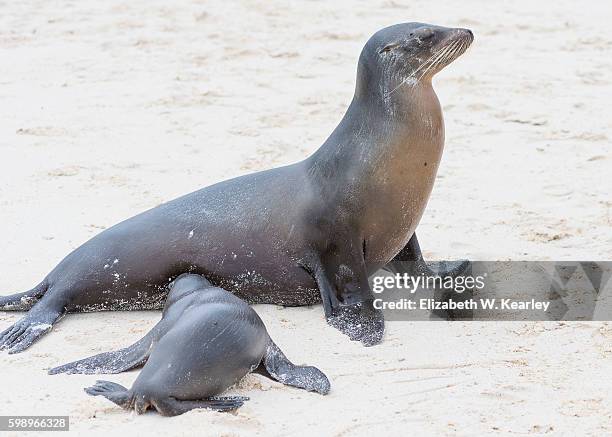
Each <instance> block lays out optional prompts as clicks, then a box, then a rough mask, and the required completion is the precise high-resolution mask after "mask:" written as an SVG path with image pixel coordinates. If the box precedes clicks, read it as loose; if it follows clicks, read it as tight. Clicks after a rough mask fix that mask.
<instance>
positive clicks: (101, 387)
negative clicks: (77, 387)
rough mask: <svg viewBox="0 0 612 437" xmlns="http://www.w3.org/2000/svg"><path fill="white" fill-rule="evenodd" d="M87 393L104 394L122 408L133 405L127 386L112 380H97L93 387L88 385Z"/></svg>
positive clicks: (91, 394)
mask: <svg viewBox="0 0 612 437" xmlns="http://www.w3.org/2000/svg"><path fill="white" fill-rule="evenodd" d="M83 390H85V393H87V394H88V395H90V396H104V397H105V398H106V399H108V400H109V401H111V402H114V403H115V404H117V405H119V406H120V407H121V408H125V409H129V408H131V406H132V400H133V399H132V396H131V394H130V392H129V390H128V389H127V388H125V387H124V386H122V385H120V384H117V383H115V382H110V381H96V384H95V385H93V386H91V387H86V388H84V389H83Z"/></svg>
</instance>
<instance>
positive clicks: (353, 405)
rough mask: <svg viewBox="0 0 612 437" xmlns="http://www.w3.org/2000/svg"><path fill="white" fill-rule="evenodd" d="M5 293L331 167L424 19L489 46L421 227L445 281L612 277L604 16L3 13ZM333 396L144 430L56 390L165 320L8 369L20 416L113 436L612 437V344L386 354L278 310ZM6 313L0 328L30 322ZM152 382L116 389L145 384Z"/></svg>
mask: <svg viewBox="0 0 612 437" xmlns="http://www.w3.org/2000/svg"><path fill="white" fill-rule="evenodd" d="M1 11H2V13H1V14H0V29H1V30H0V59H2V62H0V98H1V102H2V103H1V104H0V120H2V123H1V124H0V159H1V162H2V164H3V165H2V172H0V223H1V224H2V226H1V227H0V241H2V251H0V265H1V266H2V274H1V275H0V293H2V294H9V293H12V292H16V291H22V290H25V289H28V288H30V287H31V286H33V285H34V284H36V283H37V282H38V281H39V280H40V279H41V278H42V277H43V276H44V275H45V274H46V273H47V272H48V271H49V270H50V269H51V268H52V267H54V266H55V265H56V263H57V262H58V261H59V260H60V259H62V258H63V256H65V255H66V254H67V253H68V252H69V251H70V250H72V249H74V248H76V247H77V246H79V245H80V244H81V243H82V242H84V241H86V240H87V239H88V238H90V237H92V236H93V235H95V234H96V233H98V232H100V231H101V230H102V229H104V228H106V227H108V226H110V225H112V224H114V223H116V222H118V221H120V220H122V219H124V218H127V217H129V216H131V215H133V214H135V213H138V212H140V211H142V210H144V209H146V208H149V207H152V206H155V205H157V204H159V203H161V202H163V201H166V200H169V199H172V198H174V197H176V196H178V195H180V194H183V193H187V192H190V191H193V190H195V189H197V188H200V187H202V186H205V185H208V184H211V183H214V182H216V181H219V180H222V179H225V178H229V177H232V176H237V175H240V174H244V173H248V172H252V171H256V170H261V169H266V168H269V167H273V166H278V165H281V164H285V163H291V162H295V161H297V160H300V159H302V158H303V157H305V156H307V155H308V154H309V153H311V152H312V151H313V150H315V149H316V148H317V147H318V146H319V145H320V144H321V143H322V142H323V141H324V140H325V138H326V136H327V135H328V134H329V133H330V132H331V130H332V129H333V127H334V126H335V125H336V123H337V122H338V121H339V119H340V118H341V116H342V114H343V112H344V110H345V108H346V106H347V104H348V102H349V101H350V98H351V96H352V93H353V87H354V77H355V65H356V59H357V57H358V55H359V51H360V49H361V46H362V45H363V44H364V42H365V41H366V40H367V38H368V37H369V35H370V34H372V33H373V32H374V31H376V30H377V29H379V28H381V27H384V26H386V25H389V24H393V23H396V22H401V21H425V22H433V23H436V24H443V25H450V26H464V27H469V28H471V29H472V30H473V31H474V33H475V35H476V41H475V42H474V44H473V46H472V48H471V49H470V50H469V51H468V53H467V54H466V55H464V56H463V57H462V58H461V59H460V60H458V61H457V62H456V63H454V64H453V65H451V66H450V67H449V68H447V69H446V70H444V71H443V72H442V73H441V74H439V76H438V77H437V78H436V80H435V87H436V90H437V92H438V96H439V97H440V100H441V102H442V103H443V106H444V111H445V118H446V129H447V140H446V150H445V154H444V158H443V162H442V164H441V167H440V171H439V176H438V179H437V182H436V186H435V188H434V191H433V194H432V197H431V200H430V203H429V205H428V208H427V210H426V212H425V214H424V217H423V219H422V222H421V224H420V226H419V228H418V230H419V236H420V240H421V245H422V247H423V249H424V251H425V254H426V256H427V257H428V258H430V259H457V258H465V257H467V258H470V259H477V260H529V259H532V260H555V259H558V260H585V259H586V260H605V259H610V247H612V232H610V229H611V225H612V201H611V200H610V174H611V170H612V160H611V159H612V153H611V152H612V145H611V144H610V138H611V136H612V119H611V118H610V117H609V99H610V97H612V80H611V78H610V74H609V71H610V69H611V68H612V56H611V54H612V29H611V28H610V23H609V20H608V17H609V7H608V6H607V4H606V3H605V2H592V3H589V4H588V5H582V4H578V3H575V2H571V1H558V2H554V4H552V3H549V2H536V1H513V2H504V3H503V4H502V3H501V2H487V1H484V0H482V1H471V0H462V1H460V2H441V1H434V0H427V1H425V0H411V1H409V2H408V1H399V0H397V1H396V0H384V1H380V0H376V1H369V2H359V3H358V2H349V1H335V2H291V3H289V2H280V1H279V2H261V3H260V2H255V1H246V0H245V1H239V2H232V3H231V4H230V2H223V1H207V2H196V1H193V2H186V1H185V2H173V3H169V2H161V1H146V2H145V1H142V0H134V1H131V2H123V3H120V2H93V1H80V2H74V1H72V2H68V1H65V2H42V1H25V2H2V9H1ZM256 310H257V311H258V312H259V313H260V314H261V316H262V317H263V319H264V321H265V322H266V324H267V326H268V329H269V331H270V332H271V335H272V337H273V338H274V339H275V340H276V342H277V343H278V344H279V345H280V346H281V347H282V348H283V349H284V350H285V351H286V353H287V355H288V356H289V357H290V358H291V359H293V360H294V361H295V362H298V363H309V364H314V365H317V366H319V367H320V368H321V369H323V370H324V371H325V372H326V373H327V374H328V375H329V377H330V379H331V380H332V385H333V388H332V392H331V393H330V394H329V395H328V396H326V397H321V396H318V395H315V394H309V393H305V392H302V391H299V390H295V389H291V388H288V387H284V386H281V385H279V384H277V383H275V382H271V381H269V380H267V379H265V378H263V377H260V376H249V377H248V378H247V379H246V380H245V381H244V382H243V383H242V384H241V385H240V387H238V388H236V389H235V390H233V393H240V394H246V395H248V396H250V397H251V400H250V401H249V402H248V403H247V404H246V405H245V406H244V407H243V408H241V409H240V410H238V411H237V412H236V413H235V414H221V413H214V412H209V411H193V412H190V413H188V414H185V415H183V416H180V417H176V418H171V419H167V418H162V417H159V416H158V415H156V414H147V415H144V416H136V415H135V414H130V413H126V412H124V411H122V410H121V409H119V408H117V407H116V406H114V405H113V404H111V403H110V402H108V401H106V400H104V399H101V398H92V397H89V396H86V395H85V393H84V392H83V391H82V388H83V387H84V386H87V385H89V384H91V383H93V382H94V381H95V380H96V379H98V378H99V377H97V376H95V375H94V376H65V375H60V376H53V377H51V376H47V375H46V369H48V368H50V367H52V366H55V365H57V364H60V363H63V362H66V361H68V360H72V359H76V358H80V357H83V356H86V355H89V354H93V353H96V352H101V351H105V350H109V349H112V348H117V347H121V346H124V345H127V344H129V343H130V342H132V341H133V340H135V339H137V338H139V336H141V335H143V334H144V333H145V332H146V331H147V330H148V329H149V328H150V327H151V326H152V325H153V324H154V323H155V322H156V321H157V319H158V318H159V313H156V312H135V313H97V314H83V315H69V316H67V317H66V318H65V319H64V320H62V321H61V322H60V323H58V324H57V325H56V328H55V329H54V331H53V332H52V333H51V334H49V335H47V336H46V337H44V339H43V340H41V341H40V342H39V343H37V344H36V345H35V346H33V347H32V348H31V349H29V350H28V351H26V352H25V353H23V354H19V355H11V356H8V355H6V354H5V353H3V354H0V366H1V367H0V370H1V371H0V387H1V395H0V414H4V415H6V414H12V415H14V414H59V415H69V416H70V418H71V430H72V431H73V433H78V434H79V435H85V433H95V434H99V435H110V434H116V433H123V434H125V433H129V434H130V435H131V434H134V435H147V436H152V435H194V434H196V435H207V436H208V435H211V436H217V435H224V436H233V435H265V436H269V435H273V436H274V435H279V436H280V435H282V436H285V435H321V436H327V435H330V436H349V435H372V434H373V433H377V434H380V435H408V434H411V435H483V434H486V433H492V434H494V435H516V434H519V435H526V434H529V435H544V434H550V435H553V434H554V435H564V434H565V435H597V436H600V435H605V434H610V433H612V422H611V416H612V407H611V406H610V404H611V402H612V395H611V394H610V393H611V392H612V391H611V390H610V389H611V386H612V384H611V383H610V375H611V374H612V327H611V326H610V325H608V324H607V323H578V322H575V323H552V322H549V323H544V322H539V323H520V322H514V323H513V322H504V323H493V322H490V323H476V322H473V323H447V322H437V323H431V322H430V323H427V322H390V323H388V324H387V333H386V337H385V341H384V343H383V344H381V345H379V346H376V347H373V348H364V347H361V346H360V345H359V344H356V343H352V342H350V341H349V340H348V339H347V338H346V337H344V336H343V335H341V334H340V333H339V332H337V331H336V330H334V329H333V328H330V327H328V326H327V325H326V324H325V321H324V318H323V314H322V309H321V307H313V308H293V309H283V308H278V307H274V306H257V307H256ZM20 316H21V314H17V313H0V329H4V327H6V326H8V325H9V324H11V323H13V322H14V321H15V320H17V318H18V317H20ZM136 375H137V372H130V373H126V374H122V375H117V376H112V377H109V378H108V379H111V380H113V381H117V382H120V383H124V384H128V385H129V384H130V383H131V382H132V381H133V380H134V378H135V377H136Z"/></svg>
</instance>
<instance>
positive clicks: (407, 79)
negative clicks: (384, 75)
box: [387, 47, 448, 97]
mask: <svg viewBox="0 0 612 437" xmlns="http://www.w3.org/2000/svg"><path fill="white" fill-rule="evenodd" d="M447 48H448V47H443V48H440V49H439V50H437V51H436V52H435V53H434V54H432V55H431V56H430V57H429V58H427V59H426V60H425V61H424V62H423V63H422V64H421V65H419V67H418V68H417V69H416V70H414V71H413V72H412V73H411V74H409V75H408V76H407V77H406V78H405V79H403V80H402V81H401V82H400V83H399V84H398V85H397V86H396V87H395V88H393V89H392V90H391V91H389V92H388V93H387V97H388V96H390V95H391V94H393V93H394V92H395V91H396V90H397V89H398V88H399V87H401V86H402V85H404V84H405V83H407V82H408V81H409V80H410V79H414V78H415V76H416V74H417V73H418V72H419V71H420V70H421V69H422V68H423V67H425V66H428V63H429V62H430V61H431V60H432V59H433V58H435V57H436V56H438V55H439V54H440V52H442V51H444V50H446V49H447ZM421 77H422V76H421Z"/></svg>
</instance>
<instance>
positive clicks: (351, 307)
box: [314, 244, 385, 346]
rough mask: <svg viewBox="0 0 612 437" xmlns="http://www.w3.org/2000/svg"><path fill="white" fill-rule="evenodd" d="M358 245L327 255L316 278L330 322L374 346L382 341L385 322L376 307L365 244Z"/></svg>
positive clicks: (319, 265) (356, 339) (323, 258)
mask: <svg viewBox="0 0 612 437" xmlns="http://www.w3.org/2000/svg"><path fill="white" fill-rule="evenodd" d="M355 246H357V245H356V244H355V245H353V246H349V247H348V248H347V249H348V250H347V251H346V252H345V253H336V252H327V253H324V254H323V255H322V256H321V259H320V261H319V262H318V263H317V265H316V267H315V269H314V273H315V275H314V276H315V280H316V281H317V285H318V287H319V291H320V293H321V300H322V301H323V308H324V310H325V316H326V318H327V322H328V323H329V324H330V325H331V326H333V327H334V328H336V329H338V330H339V331H340V332H342V333H343V334H345V335H347V336H348V337H349V338H350V339H351V340H353V341H361V342H362V343H363V344H364V346H374V345H376V344H378V343H380V342H381V341H382V338H383V336H384V333H385V320H384V318H383V314H382V311H381V310H378V309H376V308H374V305H373V302H374V298H373V296H372V291H371V290H370V285H369V283H368V276H367V272H366V268H365V262H364V254H363V251H362V245H361V244H360V245H358V248H356V247H355ZM349 266H350V267H349Z"/></svg>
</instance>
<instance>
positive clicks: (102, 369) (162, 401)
mask: <svg viewBox="0 0 612 437" xmlns="http://www.w3.org/2000/svg"><path fill="white" fill-rule="evenodd" d="M143 364H144V367H143V369H142V371H141V372H140V374H139V375H138V378H136V381H135V382H134V384H133V385H132V388H131V389H129V390H128V389H126V388H125V387H123V386H121V385H119V384H116V383H113V382H108V381H98V382H97V384H96V385H94V386H93V387H89V388H86V389H85V391H86V392H87V393H88V394H90V395H92V396H104V397H106V398H107V399H109V400H111V401H112V402H114V403H116V404H117V405H119V406H121V407H123V408H125V409H132V408H133V409H135V410H136V412H137V413H139V414H141V413H144V412H145V411H146V410H147V408H149V407H152V408H154V409H156V410H157V411H158V412H159V413H160V414H162V415H164V416H175V415H177V414H182V413H185V412H186V411H189V410H192V409H194V408H211V409H214V410H232V409H236V408H238V407H240V406H241V405H242V404H243V402H244V401H245V400H246V399H247V398H244V397H217V395H218V394H220V393H222V392H223V391H224V390H226V389H227V388H228V387H230V386H232V385H233V384H235V383H236V382H238V381H239V380H240V379H241V378H242V377H244V376H245V375H246V374H247V373H249V372H251V371H254V370H257V371H258V372H260V373H263V374H265V375H267V376H268V377H270V378H272V379H274V380H276V381H279V382H282V383H283V384H286V385H291V386H294V387H299V388H302V389H305V390H308V391H315V392H317V393H321V394H327V393H328V392H329V388H330V384H329V381H328V379H327V377H326V376H325V375H324V374H323V372H321V371H320V370H319V369H317V368H315V367H311V366H296V365H294V364H293V363H291V362H290V361H289V360H288V359H287V358H286V357H285V355H284V354H283V353H282V352H281V350H280V349H279V348H278V347H277V346H276V345H275V344H274V342H273V341H272V340H271V339H270V336H269V335H268V332H267V331H266V327H265V326H264V324H263V322H262V321H261V319H260V318H259V316H258V315H257V313H256V312H255V311H254V310H253V309H252V308H251V307H249V306H248V304H246V303H245V302H243V301H242V300H240V299H239V298H237V297H236V296H234V295H233V294H231V293H229V292H227V291H225V290H223V289H221V288H216V287H213V286H212V284H211V283H210V282H208V281H207V280H206V279H204V278H203V277H202V276H199V275H193V274H184V275H181V276H179V277H178V279H176V281H175V282H174V284H173V285H172V287H171V289H170V294H169V295H168V300H167V302H166V305H165V307H164V310H163V313H162V319H161V321H160V322H159V323H158V324H157V325H155V326H154V327H153V329H151V331H150V332H149V333H148V334H147V335H145V336H144V337H143V338H142V339H141V340H139V341H137V342H136V343H134V344H133V345H132V346H130V347H127V348H125V349H121V350H119V351H115V352H106V353H102V354H99V355H95V356H93V357H90V358H85V359H83V360H80V361H75V362H73V363H70V364H65V365H63V366H60V367H56V368H54V369H51V370H50V371H49V373H50V374H57V373H119V372H124V371H126V370H129V369H132V368H134V367H137V366H141V365H143Z"/></svg>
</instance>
